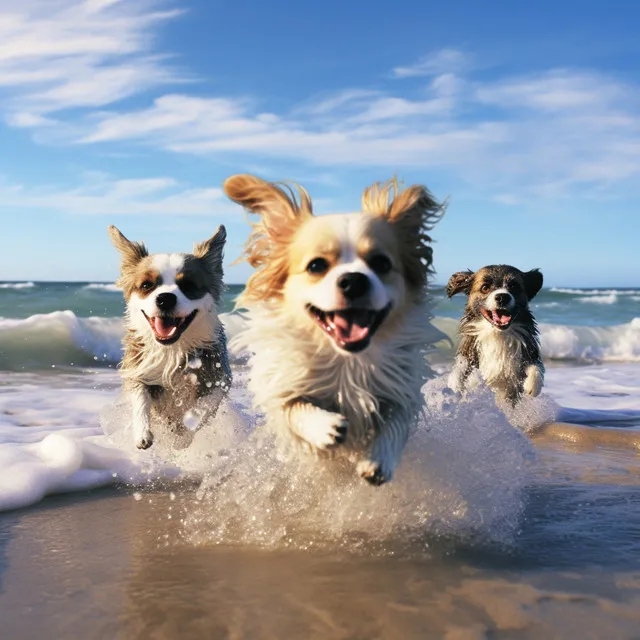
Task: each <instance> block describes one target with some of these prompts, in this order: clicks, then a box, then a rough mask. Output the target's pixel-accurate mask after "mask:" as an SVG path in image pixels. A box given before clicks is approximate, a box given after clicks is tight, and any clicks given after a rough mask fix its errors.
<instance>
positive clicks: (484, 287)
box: [480, 282, 491, 293]
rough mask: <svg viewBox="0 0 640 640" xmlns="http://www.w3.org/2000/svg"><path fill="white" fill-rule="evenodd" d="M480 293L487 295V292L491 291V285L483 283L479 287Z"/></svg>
mask: <svg viewBox="0 0 640 640" xmlns="http://www.w3.org/2000/svg"><path fill="white" fill-rule="evenodd" d="M480 291H481V292H482V293H489V291H491V285H490V284H488V283H486V282H485V283H484V284H483V285H482V286H481V287H480Z"/></svg>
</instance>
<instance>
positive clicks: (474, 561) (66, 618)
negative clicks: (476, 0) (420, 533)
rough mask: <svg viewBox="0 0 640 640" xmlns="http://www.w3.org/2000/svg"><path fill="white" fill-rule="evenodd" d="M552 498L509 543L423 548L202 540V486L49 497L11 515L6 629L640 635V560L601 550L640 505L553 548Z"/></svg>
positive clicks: (46, 633) (134, 633)
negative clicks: (547, 534)
mask: <svg viewBox="0 0 640 640" xmlns="http://www.w3.org/2000/svg"><path fill="white" fill-rule="evenodd" d="M550 497H551V496H550V495H546V496H545V495H539V496H536V497H534V498H533V499H532V500H531V501H530V504H529V506H528V509H527V513H526V515H525V520H526V522H527V529H528V532H527V533H525V534H524V535H523V536H522V537H521V538H520V539H519V540H518V542H517V543H516V544H515V546H513V547H512V548H511V549H510V550H509V551H508V552H507V553H505V551H504V550H501V551H498V550H492V549H490V548H486V549H478V548H475V549H469V548H467V549H465V548H464V547H460V546H455V545H453V544H450V543H447V542H445V541H440V542H438V543H437V544H435V545H434V546H433V547H432V549H431V551H430V552H429V553H426V554H422V555H421V557H418V556H406V557H370V556H369V557H367V556H364V555H358V554H356V555H354V554H347V553H344V552H337V553H335V554H334V553H331V554H328V553H326V552H300V551H261V550H259V549H251V548H247V547H234V546H211V545H204V546H194V545H193V544H189V543H187V542H186V541H185V540H184V539H183V533H184V531H183V529H182V526H181V523H182V522H183V515H184V513H185V512H186V511H188V510H189V509H190V508H191V506H192V504H193V502H194V501H195V496H194V489H193V488H189V487H183V488H182V489H181V490H178V491H176V489H175V488H174V489H173V491H170V492H165V491H153V492H148V493H135V494H132V492H131V491H130V490H126V489H120V490H118V489H105V490H100V491H96V492H92V493H86V494H76V495H73V496H58V497H52V498H48V499H47V500H45V501H44V502H43V503H41V504H40V505H39V506H36V507H32V508H30V509H27V510H23V511H17V512H10V513H5V514H2V515H1V516H0V586H1V594H2V595H1V596H0V619H1V620H2V628H3V631H2V636H3V637H5V638H42V637H48V638H178V637H179V638H236V639H240V638H344V639H348V638H389V639H391V638H448V639H467V638H543V637H544V638H585V639H586V638H609V639H614V638H629V639H631V638H637V637H638V635H637V634H638V629H640V561H639V559H638V558H637V554H633V555H630V554H628V553H625V550H624V549H618V550H616V549H610V551H609V553H603V551H604V549H603V548H602V547H604V546H605V545H606V540H605V535H606V536H607V537H609V538H610V539H617V540H621V539H623V537H634V536H635V537H636V539H635V540H629V544H631V543H632V542H633V543H634V544H637V542H638V541H637V535H638V534H637V532H638V531H640V521H639V520H638V509H637V505H636V509H635V513H634V512H632V513H631V516H632V518H631V520H629V521H620V522H618V523H615V522H609V525H608V527H607V528H608V532H607V533H606V534H605V532H601V534H600V535H597V534H596V535H595V536H594V535H593V529H592V530H591V531H589V532H587V531H585V532H584V533H583V535H576V534H575V533H574V535H573V538H572V539H566V536H563V533H562V531H557V532H556V538H555V539H552V540H548V541H547V543H546V545H545V546H546V547H547V548H546V551H545V552H544V553H542V552H541V549H539V548H536V547H535V539H536V536H537V533H536V530H537V529H540V528H541V527H548V524H545V522H546V513H547V512H548V511H549V509H555V508H558V507H560V506H561V505H559V504H554V502H556V503H557V501H558V497H556V498H555V499H550ZM627 499H628V500H630V501H637V495H636V494H635V491H633V492H629V493H628V495H627ZM603 506H604V505H601V507H603ZM592 515H593V516H594V521H593V522H592V523H591V524H592V525H594V524H595V522H596V521H597V510H593V511H592ZM558 526H559V527H561V525H560V524H558ZM634 531H635V534H634V533H633V532H634ZM571 547H573V548H574V553H573V554H567V550H568V549H569V548H571ZM626 551H627V552H628V551H629V549H628V548H627V549H626Z"/></svg>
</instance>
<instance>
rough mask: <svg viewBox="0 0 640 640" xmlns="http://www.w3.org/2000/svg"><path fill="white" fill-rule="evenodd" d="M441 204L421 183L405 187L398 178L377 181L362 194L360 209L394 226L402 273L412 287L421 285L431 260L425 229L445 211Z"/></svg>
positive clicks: (431, 250) (425, 279)
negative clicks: (403, 249)
mask: <svg viewBox="0 0 640 640" xmlns="http://www.w3.org/2000/svg"><path fill="white" fill-rule="evenodd" d="M446 207H447V203H446V202H444V203H443V204H440V203H439V202H437V201H436V199H435V198H434V197H433V195H431V192H430V191H429V190H428V189H427V188H426V187H424V186H422V185H412V186H410V187H408V188H407V189H404V188H403V187H402V185H401V184H400V183H398V180H397V178H395V177H394V178H392V179H391V180H388V181H387V182H384V183H380V182H376V183H374V184H372V185H371V186H370V187H368V188H367V189H365V190H364V193H363V194H362V210H363V211H366V212H367V213H371V214H373V215H376V216H382V217H383V218H385V219H386V220H387V221H388V222H389V223H390V224H391V225H393V227H394V229H395V230H396V233H397V236H398V240H399V242H400V243H401V245H402V246H403V247H405V249H406V250H405V251H403V252H402V260H403V266H404V277H405V280H406V281H407V284H408V285H409V286H411V287H413V288H415V289H424V287H425V286H426V284H427V277H428V275H429V273H430V272H431V267H432V264H433V249H432V248H431V242H432V239H431V237H430V236H429V234H428V233H427V232H428V231H429V230H430V229H432V228H433V225H434V224H435V223H436V222H438V220H440V218H441V217H442V216H443V215H444V212H445V210H446Z"/></svg>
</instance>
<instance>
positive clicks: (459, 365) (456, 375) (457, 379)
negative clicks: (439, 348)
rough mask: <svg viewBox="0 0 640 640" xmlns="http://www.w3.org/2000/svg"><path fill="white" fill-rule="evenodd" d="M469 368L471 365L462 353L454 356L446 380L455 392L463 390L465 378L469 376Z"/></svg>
mask: <svg viewBox="0 0 640 640" xmlns="http://www.w3.org/2000/svg"><path fill="white" fill-rule="evenodd" d="M470 369H471V365H470V364H469V361H468V360H467V359H466V358H465V357H464V356H463V355H458V356H456V359H455V361H454V363H453V369H451V373H450V374H449V378H448V380H447V385H448V386H449V388H450V389H452V390H453V391H455V392H456V393H462V392H463V391H464V388H465V385H466V382H467V378H468V377H469V371H470Z"/></svg>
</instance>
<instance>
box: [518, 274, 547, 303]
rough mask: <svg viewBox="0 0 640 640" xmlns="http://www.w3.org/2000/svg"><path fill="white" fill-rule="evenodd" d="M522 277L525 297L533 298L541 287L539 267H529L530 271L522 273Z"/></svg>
mask: <svg viewBox="0 0 640 640" xmlns="http://www.w3.org/2000/svg"><path fill="white" fill-rule="evenodd" d="M522 279H523V280H524V290H525V291H526V292H527V298H529V300H533V299H534V298H535V297H536V295H537V293H538V291H540V289H542V280H543V279H542V273H541V272H540V269H531V271H527V272H526V273H523V274H522Z"/></svg>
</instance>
